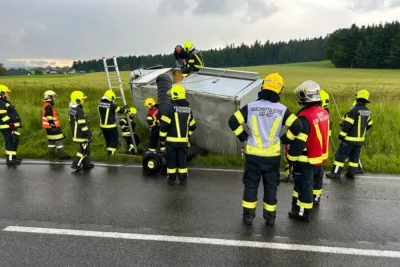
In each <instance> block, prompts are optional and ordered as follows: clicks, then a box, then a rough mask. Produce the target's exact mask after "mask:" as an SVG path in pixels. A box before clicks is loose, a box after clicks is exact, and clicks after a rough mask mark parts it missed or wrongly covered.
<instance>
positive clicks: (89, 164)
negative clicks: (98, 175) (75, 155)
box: [82, 157, 94, 169]
mask: <svg viewBox="0 0 400 267" xmlns="http://www.w3.org/2000/svg"><path fill="white" fill-rule="evenodd" d="M82 165H83V166H82V167H83V168H84V169H91V168H94V164H93V163H92V162H90V158H89V157H85V158H84V159H83V160H82Z"/></svg>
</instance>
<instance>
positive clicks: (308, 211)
mask: <svg viewBox="0 0 400 267" xmlns="http://www.w3.org/2000/svg"><path fill="white" fill-rule="evenodd" d="M310 217H311V209H304V213H303V216H301V218H300V221H302V222H310V219H311V218H310Z"/></svg>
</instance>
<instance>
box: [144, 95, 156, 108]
mask: <svg viewBox="0 0 400 267" xmlns="http://www.w3.org/2000/svg"><path fill="white" fill-rule="evenodd" d="M155 104H156V101H155V100H154V99H153V98H151V97H149V98H147V99H146V100H145V101H144V106H145V107H148V108H152V107H154V105H155Z"/></svg>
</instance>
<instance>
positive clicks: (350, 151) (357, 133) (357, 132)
mask: <svg viewBox="0 0 400 267" xmlns="http://www.w3.org/2000/svg"><path fill="white" fill-rule="evenodd" d="M356 101H357V103H356V105H355V106H353V108H352V109H351V110H350V111H349V112H347V113H346V114H345V116H344V119H343V121H342V122H341V131H340V133H339V141H340V145H339V148H338V150H337V151H336V155H335V161H334V162H333V167H332V170H331V173H329V174H326V176H327V177H329V178H339V177H340V174H341V172H342V169H343V167H344V162H345V161H346V159H347V158H349V167H348V169H347V173H346V177H347V178H350V179H354V178H355V174H356V170H357V168H358V167H359V159H360V153H361V148H362V146H363V144H364V141H365V134H366V132H367V131H368V130H369V129H370V128H371V127H372V124H373V121H372V114H371V111H370V110H369V109H368V108H367V106H366V104H367V103H370V101H369V92H368V91H367V90H360V91H358V92H357V94H356Z"/></svg>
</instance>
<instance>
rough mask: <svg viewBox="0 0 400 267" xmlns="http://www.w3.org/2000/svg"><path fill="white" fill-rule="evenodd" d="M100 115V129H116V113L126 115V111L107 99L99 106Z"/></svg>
mask: <svg viewBox="0 0 400 267" xmlns="http://www.w3.org/2000/svg"><path fill="white" fill-rule="evenodd" d="M98 111H99V114H100V128H105V129H109V128H116V127H117V123H116V118H115V112H118V113H125V109H123V108H121V107H119V106H118V105H116V104H115V103H114V102H112V101H109V100H107V99H102V100H101V101H100V102H99V104H98Z"/></svg>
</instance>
